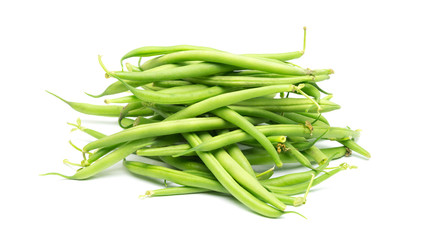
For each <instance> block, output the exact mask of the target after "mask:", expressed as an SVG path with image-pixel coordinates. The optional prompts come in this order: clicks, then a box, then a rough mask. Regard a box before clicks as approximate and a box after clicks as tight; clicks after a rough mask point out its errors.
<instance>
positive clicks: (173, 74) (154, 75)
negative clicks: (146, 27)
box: [108, 62, 235, 93]
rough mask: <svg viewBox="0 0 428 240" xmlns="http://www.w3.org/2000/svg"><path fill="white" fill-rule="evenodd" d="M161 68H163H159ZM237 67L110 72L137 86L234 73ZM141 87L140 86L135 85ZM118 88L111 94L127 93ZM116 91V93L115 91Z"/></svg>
mask: <svg viewBox="0 0 428 240" xmlns="http://www.w3.org/2000/svg"><path fill="white" fill-rule="evenodd" d="M159 67H161V66H159ZM234 68H235V67H233V66H228V65H222V64H215V63H205V62H202V63H196V64H190V65H184V66H178V67H175V68H170V69H166V70H164V71H150V70H153V69H150V70H146V71H142V72H120V71H114V72H108V74H109V75H111V76H113V77H117V78H120V79H123V80H128V81H134V82H136V83H135V84H144V83H150V82H156V81H163V80H177V79H185V78H194V77H205V76H210V75H214V74H218V73H224V72H229V71H232V70H233V69H234ZM133 86H139V85H133ZM111 88H113V87H111ZM116 88H118V87H117V86H114V89H109V92H115V93H118V91H119V90H121V91H126V90H123V88H121V89H119V90H118V89H116ZM113 90H114V91H113Z"/></svg>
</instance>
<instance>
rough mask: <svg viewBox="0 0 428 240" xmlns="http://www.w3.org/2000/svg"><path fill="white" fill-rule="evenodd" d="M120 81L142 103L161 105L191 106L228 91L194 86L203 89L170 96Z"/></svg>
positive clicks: (220, 88) (219, 88) (215, 87)
mask: <svg viewBox="0 0 428 240" xmlns="http://www.w3.org/2000/svg"><path fill="white" fill-rule="evenodd" d="M118 80H119V81H121V82H122V83H123V84H124V85H125V86H126V87H127V88H128V89H129V90H130V91H131V92H132V93H133V94H134V96H136V97H137V98H138V99H140V100H141V101H145V102H152V103H160V104H191V103H195V102H199V101H201V100H204V99H207V98H210V97H213V96H217V95H219V94H222V93H225V92H226V89H224V88H222V87H217V86H214V87H210V88H208V87H207V86H205V85H192V87H195V86H199V87H201V88H202V89H201V90H199V89H198V90H199V91H187V92H185V93H181V94H177V93H172V94H168V93H161V92H155V91H150V90H140V89H136V88H134V87H132V86H131V85H129V84H127V83H126V82H124V81H123V80H121V79H120V78H118ZM186 87H187V86H186Z"/></svg>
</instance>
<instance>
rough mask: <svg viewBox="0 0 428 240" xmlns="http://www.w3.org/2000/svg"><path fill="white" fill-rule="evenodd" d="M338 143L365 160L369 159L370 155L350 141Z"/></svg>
mask: <svg viewBox="0 0 428 240" xmlns="http://www.w3.org/2000/svg"><path fill="white" fill-rule="evenodd" d="M338 142H340V143H341V144H343V145H344V146H345V147H347V148H349V149H351V150H352V151H355V152H357V153H359V154H361V155H363V156H364V157H366V158H370V157H371V155H370V153H369V152H368V151H367V150H365V149H364V148H362V147H361V146H360V145H358V144H357V143H356V142H355V141H354V140H352V139H348V140H343V141H338Z"/></svg>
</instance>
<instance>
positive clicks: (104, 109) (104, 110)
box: [47, 91, 153, 117]
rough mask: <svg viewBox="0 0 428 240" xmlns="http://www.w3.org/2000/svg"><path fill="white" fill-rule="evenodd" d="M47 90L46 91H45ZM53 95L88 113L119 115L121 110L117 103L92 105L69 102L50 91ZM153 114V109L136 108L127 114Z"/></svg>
mask: <svg viewBox="0 0 428 240" xmlns="http://www.w3.org/2000/svg"><path fill="white" fill-rule="evenodd" d="M47 92H48V91H47ZM48 93H50V94H52V95H53V96H55V97H57V98H58V99H60V100H61V101H63V102H65V103H66V104H67V105H69V106H70V107H71V108H73V109H74V110H76V111H78V112H80V113H84V114H88V115H95V116H104V117H119V115H120V112H121V111H122V108H123V107H122V106H118V105H94V104H88V103H78V102H70V101H66V100H65V99H63V98H61V97H59V96H57V95H55V94H53V93H51V92H48ZM151 114H153V111H152V110H151V109H147V108H145V109H136V110H134V111H132V112H130V113H129V116H131V117H136V116H148V115H151Z"/></svg>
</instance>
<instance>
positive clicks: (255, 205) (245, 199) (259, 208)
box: [183, 133, 284, 218]
mask: <svg viewBox="0 0 428 240" xmlns="http://www.w3.org/2000/svg"><path fill="white" fill-rule="evenodd" d="M183 136H184V138H185V139H186V140H187V141H188V142H189V144H190V145H191V146H192V147H195V146H197V145H199V144H201V143H202V141H201V139H200V138H199V137H198V135H196V134H195V133H185V134H183ZM197 154H198V156H199V157H200V158H201V160H202V161H203V162H204V163H205V165H206V166H207V167H208V169H210V171H211V172H212V173H213V174H214V176H215V177H216V178H217V179H218V181H219V182H220V184H221V185H222V186H223V187H224V188H225V189H226V190H227V191H228V192H229V193H230V194H231V195H233V196H234V197H235V198H236V199H237V200H238V201H240V202H241V203H243V204H244V205H245V206H247V207H248V208H250V209H251V210H253V211H254V212H257V213H259V214H260V215H263V216H266V217H271V218H277V217H279V216H281V215H282V214H283V213H284V212H282V211H279V210H277V209H275V208H273V207H271V206H269V205H267V204H265V203H264V202H262V201H261V200H259V199H258V198H256V197H254V196H253V195H252V194H251V193H249V192H248V191H246V190H245V189H244V188H242V187H241V186H240V185H239V184H238V183H237V182H236V181H235V180H234V179H233V178H232V177H231V176H230V175H229V173H228V172H227V171H226V170H225V169H224V168H223V167H222V166H221V164H220V163H219V162H218V160H217V159H216V158H215V157H214V156H213V155H212V154H211V153H205V152H197Z"/></svg>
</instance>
